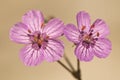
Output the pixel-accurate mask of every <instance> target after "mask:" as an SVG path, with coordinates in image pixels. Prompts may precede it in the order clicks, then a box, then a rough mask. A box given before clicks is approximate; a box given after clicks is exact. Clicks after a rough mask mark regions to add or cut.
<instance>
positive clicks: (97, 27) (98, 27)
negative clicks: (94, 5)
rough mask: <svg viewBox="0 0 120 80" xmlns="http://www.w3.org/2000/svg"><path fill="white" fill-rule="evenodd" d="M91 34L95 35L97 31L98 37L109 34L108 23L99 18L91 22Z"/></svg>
mask: <svg viewBox="0 0 120 80" xmlns="http://www.w3.org/2000/svg"><path fill="white" fill-rule="evenodd" d="M93 26H94V28H93V36H96V34H97V33H99V37H101V38H104V37H106V36H108V35H109V33H110V31H109V28H108V25H107V24H106V23H105V21H103V20H101V19H97V20H96V21H95V22H94V23H93Z"/></svg>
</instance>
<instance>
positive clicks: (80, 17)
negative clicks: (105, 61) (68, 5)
mask: <svg viewBox="0 0 120 80" xmlns="http://www.w3.org/2000/svg"><path fill="white" fill-rule="evenodd" d="M77 24H78V28H76V27H75V25H73V24H68V25H67V26H66V28H65V30H64V34H65V36H66V37H67V39H68V40H69V41H72V42H73V43H75V44H76V49H75V55H76V57H77V58H78V59H79V60H80V61H91V60H92V59H93V57H94V55H95V56H97V57H98V58H105V57H107V56H108V55H109V53H110V52H111V42H110V41H109V40H108V39H107V38H106V37H107V36H108V35H109V29H108V25H107V24H106V23H105V21H103V20H101V19H97V20H96V21H95V22H94V23H93V24H92V25H90V16H89V14H88V13H87V12H85V11H81V12H79V13H78V14H77Z"/></svg>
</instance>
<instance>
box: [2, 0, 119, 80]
mask: <svg viewBox="0 0 120 80" xmlns="http://www.w3.org/2000/svg"><path fill="white" fill-rule="evenodd" d="M31 9H37V10H41V11H42V12H43V13H44V16H45V17H48V16H50V15H53V16H55V17H58V18H60V19H62V20H63V21H64V22H65V23H66V24H67V23H69V22H70V23H74V24H76V18H75V17H76V16H75V15H76V13H77V12H79V11H80V10H85V11H87V12H89V14H90V15H91V19H92V21H94V20H95V19H96V18H102V19H104V20H105V21H106V22H107V23H108V24H109V26H110V30H111V34H110V36H109V38H110V40H111V41H112V45H113V46H112V52H111V54H110V56H109V57H108V58H106V59H98V58H96V57H94V59H93V60H92V61H91V62H87V63H85V62H81V69H82V80H120V51H119V50H120V0H0V80H75V79H74V78H73V77H72V76H71V74H69V73H68V72H67V71H66V70H64V68H62V67H61V66H60V65H59V64H58V63H57V62H54V63H47V62H43V63H42V64H41V65H38V66H36V67H26V66H25V65H24V64H23V63H22V62H21V61H20V59H19V56H18V54H19V50H20V49H21V48H22V47H23V45H20V44H16V43H13V42H11V41H10V40H9V29H10V28H11V27H12V25H13V24H15V23H16V22H19V21H21V17H22V15H23V14H24V13H25V12H27V11H28V10H31ZM62 39H63V40H64V42H65V46H66V47H65V48H66V49H65V52H66V55H67V56H68V57H69V58H70V60H71V62H72V64H73V65H74V67H76V57H75V56H74V54H73V50H74V47H72V45H73V44H71V43H70V42H68V41H67V40H66V39H65V38H62ZM61 61H62V62H64V63H65V61H64V59H63V58H62V59H61Z"/></svg>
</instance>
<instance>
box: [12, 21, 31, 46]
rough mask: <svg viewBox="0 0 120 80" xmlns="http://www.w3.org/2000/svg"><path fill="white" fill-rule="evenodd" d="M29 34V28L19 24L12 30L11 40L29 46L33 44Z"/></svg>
mask: <svg viewBox="0 0 120 80" xmlns="http://www.w3.org/2000/svg"><path fill="white" fill-rule="evenodd" d="M27 34H29V32H28V28H27V26H26V25H25V24H23V23H21V22H19V23H17V24H15V25H14V26H13V27H12V28H11V30H10V39H11V40H12V41H15V42H17V43H22V44H28V43H31V42H30V40H29V37H28V35H27Z"/></svg>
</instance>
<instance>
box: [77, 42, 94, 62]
mask: <svg viewBox="0 0 120 80" xmlns="http://www.w3.org/2000/svg"><path fill="white" fill-rule="evenodd" d="M75 55H76V57H77V58H78V59H79V60H80V61H86V62H87V61H91V60H92V59H93V57H94V55H93V51H92V48H91V47H89V48H85V47H84V46H83V45H82V44H81V43H80V44H79V45H77V47H76V49H75Z"/></svg>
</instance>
